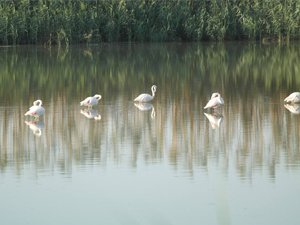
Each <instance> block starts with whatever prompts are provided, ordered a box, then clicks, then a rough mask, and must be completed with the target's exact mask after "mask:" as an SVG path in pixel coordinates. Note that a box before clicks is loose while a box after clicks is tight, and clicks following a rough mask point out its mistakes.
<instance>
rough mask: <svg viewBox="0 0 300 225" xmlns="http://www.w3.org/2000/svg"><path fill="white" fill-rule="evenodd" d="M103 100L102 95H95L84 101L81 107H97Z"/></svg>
mask: <svg viewBox="0 0 300 225" xmlns="http://www.w3.org/2000/svg"><path fill="white" fill-rule="evenodd" d="M101 98H102V96H101V95H98V94H96V95H94V96H91V97H87V98H86V99H84V100H83V101H81V102H80V105H81V106H88V107H90V108H91V107H93V106H94V105H97V104H98V102H99V100H100V99H101Z"/></svg>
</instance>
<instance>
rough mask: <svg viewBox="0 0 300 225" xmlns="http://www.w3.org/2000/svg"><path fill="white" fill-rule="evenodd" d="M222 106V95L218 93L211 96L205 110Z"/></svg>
mask: <svg viewBox="0 0 300 225" xmlns="http://www.w3.org/2000/svg"><path fill="white" fill-rule="evenodd" d="M221 105H224V100H223V98H222V97H221V95H220V94H219V93H217V92H216V93H213V94H212V95H211V98H210V100H209V101H208V103H207V104H206V106H205V107H204V109H208V108H217V107H219V106H221Z"/></svg>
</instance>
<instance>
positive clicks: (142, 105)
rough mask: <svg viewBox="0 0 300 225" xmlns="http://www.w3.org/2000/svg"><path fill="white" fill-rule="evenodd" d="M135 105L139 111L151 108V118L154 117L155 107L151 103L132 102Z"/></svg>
mask: <svg viewBox="0 0 300 225" xmlns="http://www.w3.org/2000/svg"><path fill="white" fill-rule="evenodd" d="M134 105H135V107H137V108H138V109H139V110H140V111H149V110H151V109H152V111H151V118H152V119H154V118H155V109H154V106H153V105H152V104H151V103H142V102H139V103H134Z"/></svg>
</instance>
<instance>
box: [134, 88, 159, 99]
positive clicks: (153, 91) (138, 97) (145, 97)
mask: <svg viewBox="0 0 300 225" xmlns="http://www.w3.org/2000/svg"><path fill="white" fill-rule="evenodd" d="M156 88H157V87H156V85H152V87H151V91H152V95H149V94H140V95H139V96H137V97H136V98H135V99H134V101H135V102H150V101H152V100H153V99H154V96H155V92H156Z"/></svg>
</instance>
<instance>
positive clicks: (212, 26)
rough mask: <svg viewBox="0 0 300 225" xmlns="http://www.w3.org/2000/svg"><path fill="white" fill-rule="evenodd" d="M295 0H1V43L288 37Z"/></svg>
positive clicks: (299, 13) (294, 23) (299, 24)
mask: <svg viewBox="0 0 300 225" xmlns="http://www.w3.org/2000/svg"><path fill="white" fill-rule="evenodd" d="M299 28H300V1H295V0H264V1H262V0H242V1H241V0H54V1H53V0H18V1H0V44H1V45H5V44H47V45H53V44H57V45H61V44H66V45H68V44H72V43H90V42H93V43H99V42H104V41H105V42H107V41H108V42H112V41H199V40H226V39H229V40H240V39H247V40H265V39H268V40H269V39H270V40H276V41H282V40H289V39H299V36H300V29H299Z"/></svg>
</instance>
